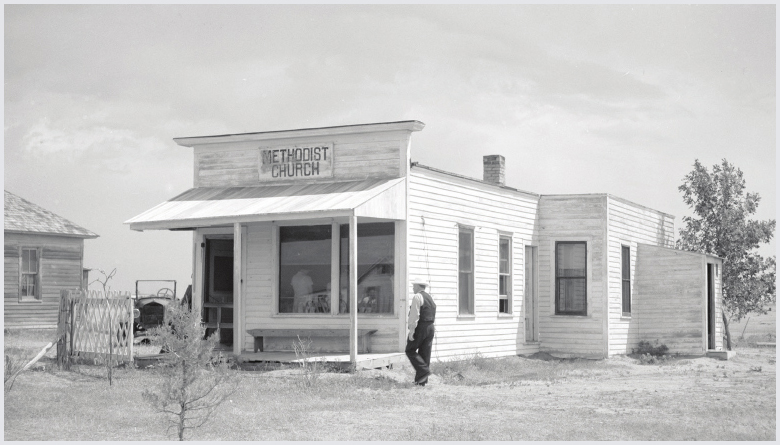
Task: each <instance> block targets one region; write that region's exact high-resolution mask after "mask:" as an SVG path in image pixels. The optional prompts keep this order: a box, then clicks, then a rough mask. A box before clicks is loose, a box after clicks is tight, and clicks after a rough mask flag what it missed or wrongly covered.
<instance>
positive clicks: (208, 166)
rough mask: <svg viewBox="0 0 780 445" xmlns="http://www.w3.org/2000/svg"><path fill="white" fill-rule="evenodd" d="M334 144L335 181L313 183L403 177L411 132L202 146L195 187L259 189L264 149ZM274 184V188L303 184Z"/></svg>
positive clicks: (197, 155) (197, 149)
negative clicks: (403, 167) (402, 168)
mask: <svg viewBox="0 0 780 445" xmlns="http://www.w3.org/2000/svg"><path fill="white" fill-rule="evenodd" d="M318 143H333V177H327V178H325V177H323V178H316V179H311V180H309V181H310V182H323V181H325V182H327V181H334V180H335V181H349V180H361V179H367V178H384V177H386V178H392V177H400V176H401V175H402V174H404V173H405V172H401V171H400V168H401V159H404V158H405V157H406V150H407V147H408V134H407V132H401V131H392V132H385V133H379V134H350V135H333V136H322V137H299V138H294V139H277V140H265V141H255V142H251V141H250V142H232V143H224V144H204V145H198V146H196V147H195V150H194V166H195V172H194V179H195V187H227V186H230V187H242V186H254V185H259V180H260V174H259V168H260V149H261V148H275V147H292V146H302V145H307V144H318ZM305 181H306V180H303V179H298V180H297V181H292V180H287V181H283V180H280V181H274V184H285V183H293V182H296V183H300V182H305Z"/></svg>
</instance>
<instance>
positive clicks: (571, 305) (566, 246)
mask: <svg viewBox="0 0 780 445" xmlns="http://www.w3.org/2000/svg"><path fill="white" fill-rule="evenodd" d="M586 263H587V244H586V243H585V242H584V241H559V242H556V243H555V313H556V314H558V315H587V313H588V305H587V301H588V295H587V278H586V271H587V264H586Z"/></svg>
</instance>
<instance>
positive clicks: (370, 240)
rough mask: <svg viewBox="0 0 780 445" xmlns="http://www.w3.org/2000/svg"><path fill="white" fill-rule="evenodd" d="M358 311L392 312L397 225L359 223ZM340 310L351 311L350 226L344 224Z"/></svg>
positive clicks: (342, 231) (340, 254) (342, 311)
mask: <svg viewBox="0 0 780 445" xmlns="http://www.w3.org/2000/svg"><path fill="white" fill-rule="evenodd" d="M357 232H358V242H357V245H358V252H357V257H358V265H357V275H358V280H357V281H358V302H357V303H358V305H357V306H358V313H380V314H391V313H393V300H394V298H393V295H394V292H393V279H394V277H395V266H394V265H395V224H394V223H391V222H389V223H369V224H358V227H357ZM340 245H341V249H340V250H341V251H340V253H339V256H340V261H339V263H340V267H339V272H340V277H339V283H340V284H341V286H340V287H341V289H340V292H339V313H340V314H347V313H349V225H346V224H345V225H342V226H341V243H340Z"/></svg>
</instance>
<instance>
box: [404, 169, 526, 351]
mask: <svg viewBox="0 0 780 445" xmlns="http://www.w3.org/2000/svg"><path fill="white" fill-rule="evenodd" d="M537 200H538V197H537V196H536V195H531V194H526V193H522V192H516V191H512V190H507V189H502V188H499V187H497V186H492V185H486V184H482V183H480V182H477V181H470V180H467V179H462V178H458V177H454V176H451V175H446V174H442V173H438V172H433V171H431V170H427V169H425V168H413V169H412V170H411V174H410V181H409V197H408V206H409V207H408V215H409V216H408V227H409V229H408V234H409V240H408V246H409V247H408V249H409V250H408V256H407V259H408V264H409V265H408V268H409V269H408V270H409V277H410V279H411V278H422V279H427V280H428V281H429V282H430V284H431V289H430V291H431V294H432V296H433V298H434V300H435V301H436V306H437V312H436V338H435V341H434V349H433V359H434V360H436V359H442V358H453V357H464V356H467V355H470V354H474V353H475V352H479V353H480V354H482V355H483V356H505V355H514V354H524V353H533V352H536V351H537V350H538V345H535V344H534V345H526V344H524V336H525V328H524V324H523V285H524V279H523V275H524V246H525V245H526V244H530V243H531V239H532V237H533V230H534V219H535V217H536V210H537ZM459 224H462V225H466V226H472V227H474V244H475V246H474V247H475V270H474V275H475V276H474V291H475V292H474V293H475V296H474V309H475V314H474V316H459V315H458V231H459V226H458V225H459ZM500 232H503V233H508V234H511V236H512V258H513V261H512V291H513V292H512V294H513V295H512V307H513V313H512V314H508V315H505V314H499V313H498V241H499V233H500ZM411 292H412V289H411V286H408V289H407V295H406V304H405V307H406V308H408V304H409V301H410V300H411V297H412V293H411ZM407 310H408V309H407ZM403 315H404V316H406V314H405V313H404V314H403Z"/></svg>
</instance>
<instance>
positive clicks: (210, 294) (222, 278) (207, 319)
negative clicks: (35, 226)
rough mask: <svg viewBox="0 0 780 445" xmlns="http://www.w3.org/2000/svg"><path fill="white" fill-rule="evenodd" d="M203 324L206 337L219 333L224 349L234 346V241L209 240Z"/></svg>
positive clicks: (204, 286)
mask: <svg viewBox="0 0 780 445" xmlns="http://www.w3.org/2000/svg"><path fill="white" fill-rule="evenodd" d="M203 267H204V271H203V272H204V273H203V277H204V278H203V281H204V283H203V290H204V292H203V311H202V314H203V323H205V324H206V335H207V336H208V335H211V334H212V333H213V332H215V331H219V344H218V346H217V347H218V348H220V349H230V348H232V346H233V238H232V237H231V238H227V237H224V236H223V237H219V238H206V261H204V265H203Z"/></svg>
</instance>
